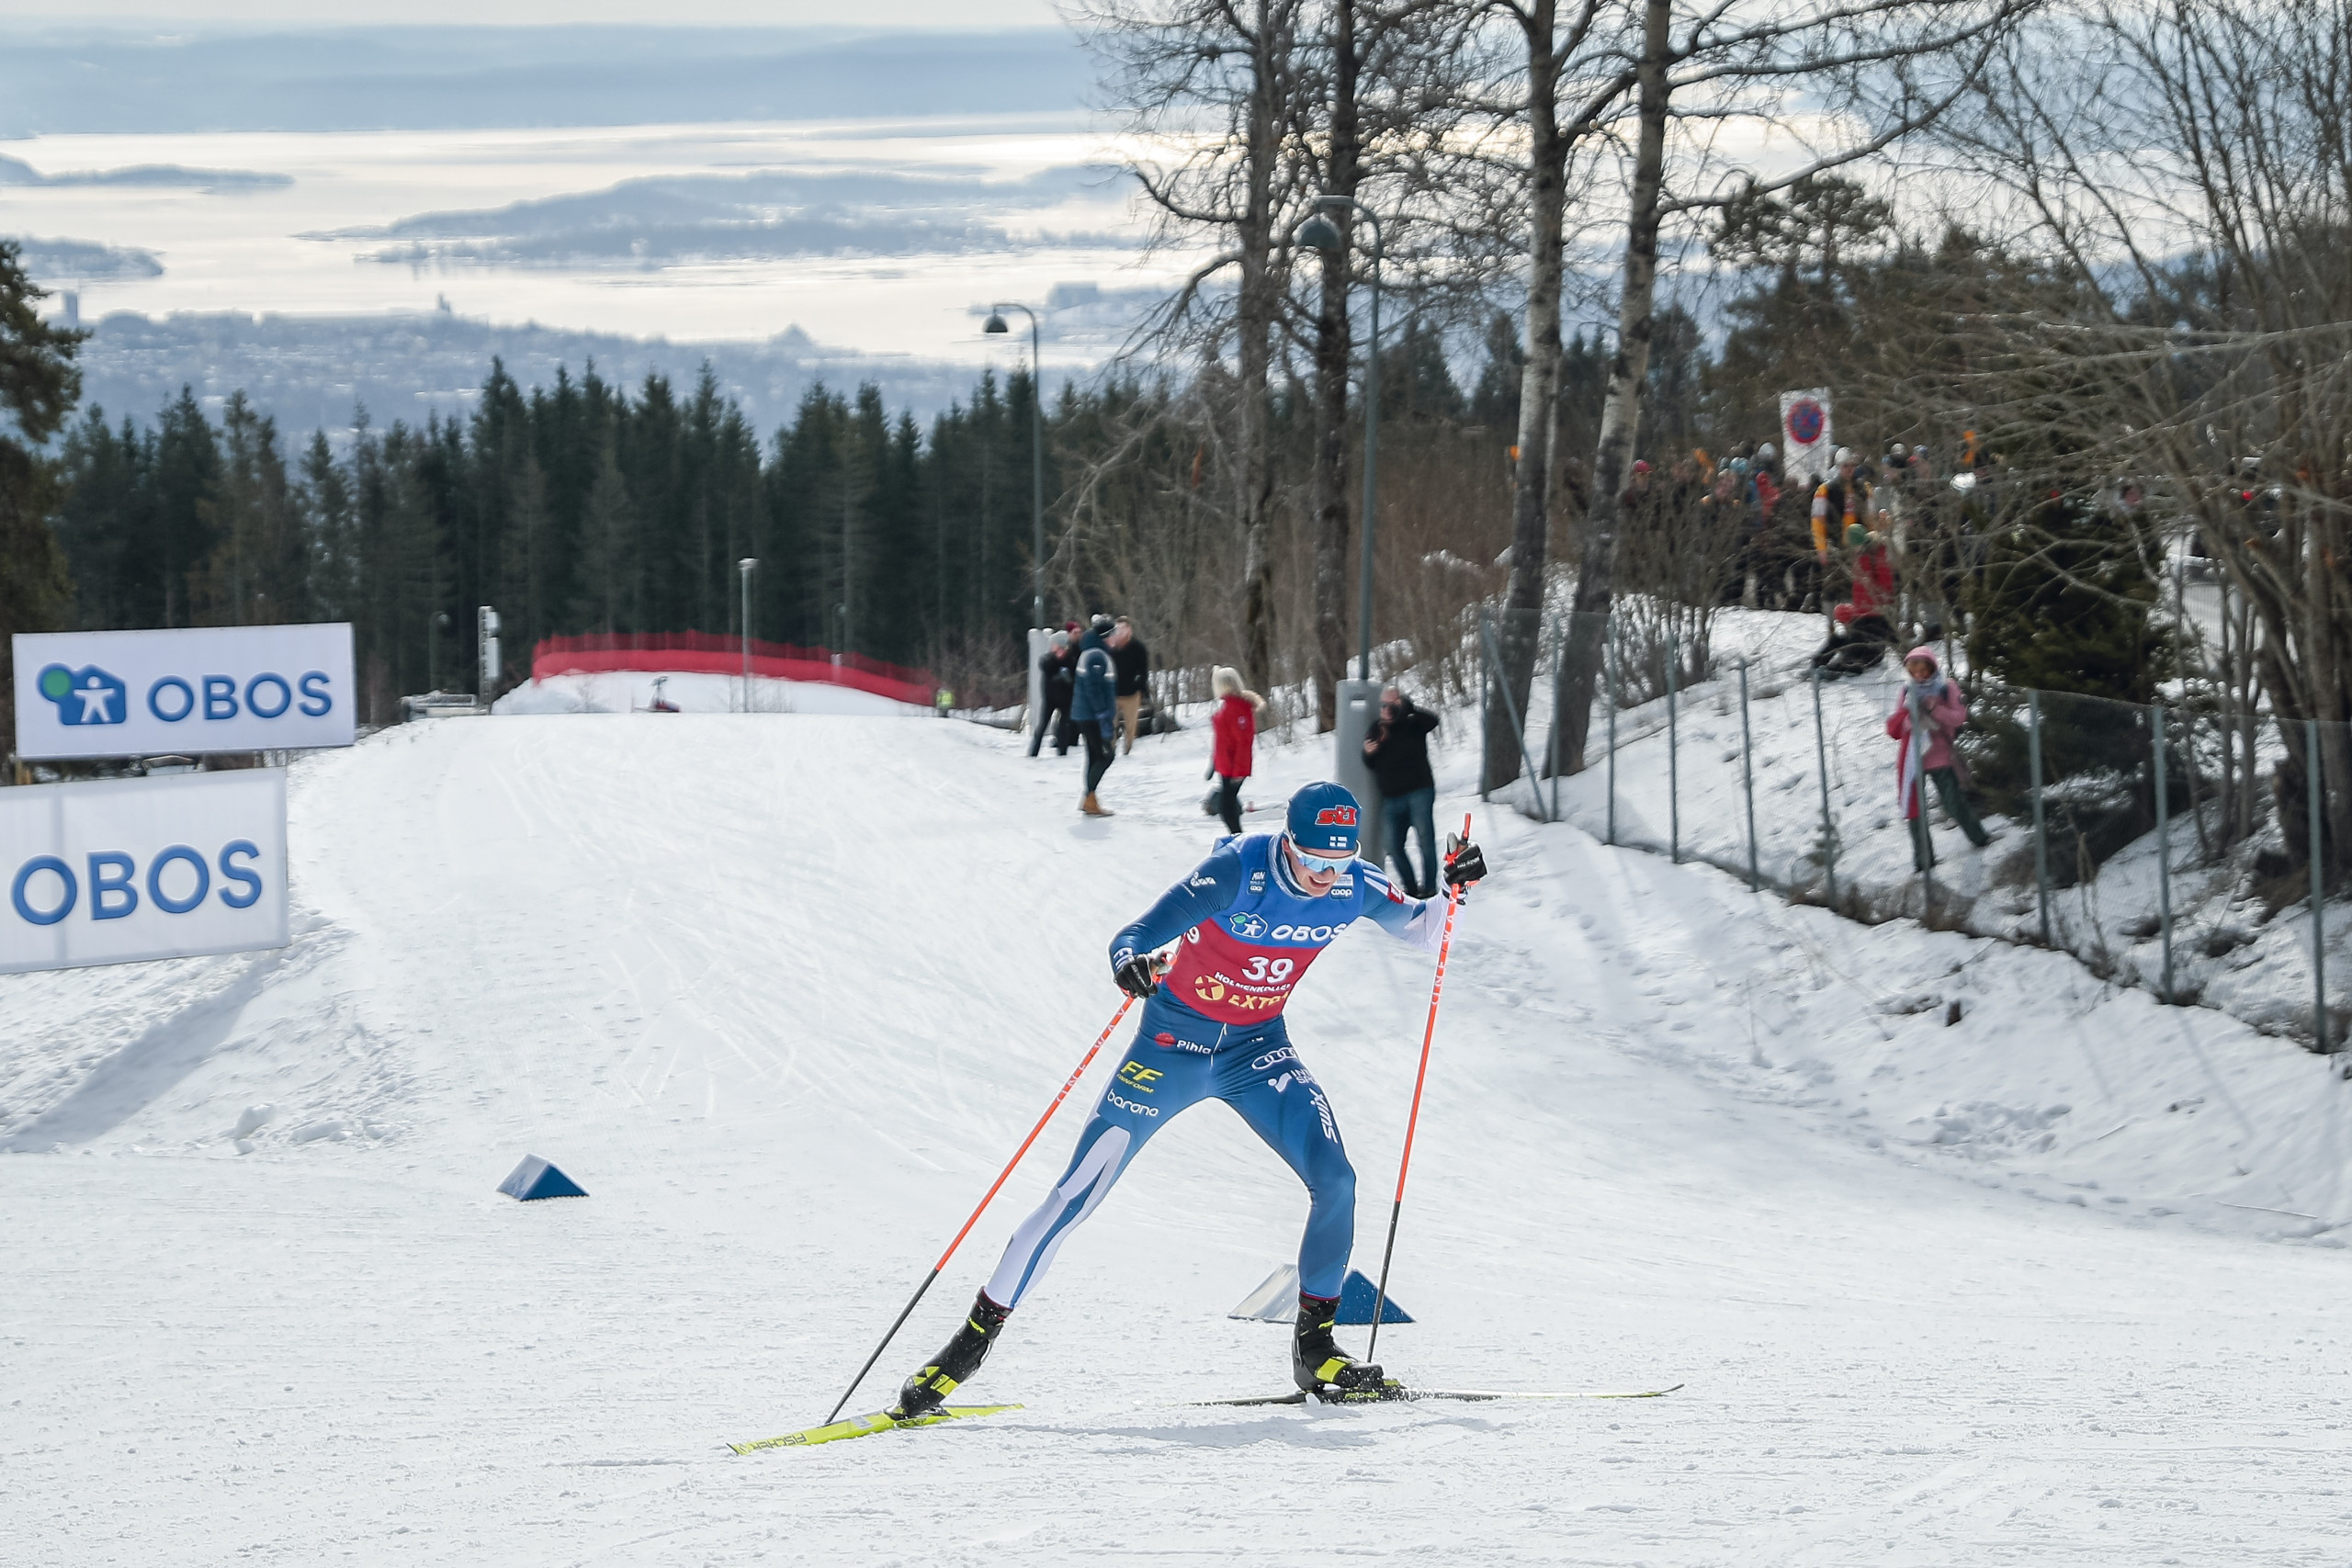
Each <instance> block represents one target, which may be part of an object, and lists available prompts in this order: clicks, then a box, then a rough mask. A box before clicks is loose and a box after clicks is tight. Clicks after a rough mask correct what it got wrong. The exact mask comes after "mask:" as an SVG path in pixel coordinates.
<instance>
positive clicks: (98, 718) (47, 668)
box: [14, 623, 355, 761]
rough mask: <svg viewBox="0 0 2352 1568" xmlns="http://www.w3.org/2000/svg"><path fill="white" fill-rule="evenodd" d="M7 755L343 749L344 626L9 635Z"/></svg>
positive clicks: (346, 725) (346, 714)
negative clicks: (13, 668)
mask: <svg viewBox="0 0 2352 1568" xmlns="http://www.w3.org/2000/svg"><path fill="white" fill-rule="evenodd" d="M14 648H15V652H16V660H17V755H18V756H19V757H23V758H25V759H27V760H28V761H40V760H44V759H55V758H66V757H153V756H160V755H163V754H165V753H170V752H179V753H182V754H185V755H188V756H196V755H199V754H201V753H204V752H210V751H261V750H277V749H281V748H283V749H291V748H296V747H306V746H348V745H350V744H351V742H352V740H353V739H354V734H355V731H354V725H353V720H354V711H353V709H354V705H353V702H352V683H351V627H350V626H349V625H348V624H347V623H336V624H334V625H331V626H198V627H191V628H188V629H187V630H183V631H141V632H46V633H20V634H19V635H18V636H17V637H16V638H15V639H14Z"/></svg>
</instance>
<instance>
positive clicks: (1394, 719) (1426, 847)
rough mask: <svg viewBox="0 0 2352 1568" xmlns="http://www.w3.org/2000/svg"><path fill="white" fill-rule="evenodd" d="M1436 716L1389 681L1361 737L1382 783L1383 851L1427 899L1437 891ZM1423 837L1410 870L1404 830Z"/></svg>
mask: <svg viewBox="0 0 2352 1568" xmlns="http://www.w3.org/2000/svg"><path fill="white" fill-rule="evenodd" d="M1437 724H1438V718H1437V715H1435V714H1433V713H1430V712H1428V711H1426V710H1424V709H1421V708H1417V707H1415V706H1414V705H1413V699H1412V698H1410V697H1408V696H1407V695H1406V694H1404V693H1402V692H1400V691H1398V690H1397V688H1396V687H1394V686H1390V687H1388V688H1387V689H1386V690H1385V691H1383V692H1382V693H1381V694H1380V716H1379V717H1378V718H1377V719H1375V720H1374V721H1373V726H1372V728H1371V730H1370V732H1369V733H1367V734H1366V735H1365V737H1364V742H1363V755H1364V761H1367V762H1369V763H1370V764H1371V765H1372V776H1373V778H1374V781H1375V782H1376V783H1377V784H1379V785H1380V819H1381V820H1380V826H1381V834H1380V841H1381V844H1382V847H1383V851H1384V852H1391V853H1394V854H1395V855H1396V857H1397V878H1398V880H1399V881H1401V882H1402V883H1403V884H1404V886H1405V891H1406V892H1407V893H1408V894H1410V895H1411V896H1412V897H1416V898H1428V897H1434V896H1435V894H1436V891H1437V870H1438V859H1437V823H1436V820H1435V812H1436V809H1437V779H1436V776H1435V775H1434V774H1432V773H1430V731H1431V730H1433V729H1435V728H1437ZM1408 827H1410V828H1411V829H1413V830H1414V831H1415V832H1417V833H1419V835H1420V836H1421V869H1420V871H1419V873H1416V872H1415V871H1414V870H1413V862H1412V858H1411V857H1410V856H1409V855H1408V854H1407V853H1406V851H1405V829H1407V828H1408Z"/></svg>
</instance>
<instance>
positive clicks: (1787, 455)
mask: <svg viewBox="0 0 2352 1568" xmlns="http://www.w3.org/2000/svg"><path fill="white" fill-rule="evenodd" d="M1834 450H1835V448H1834V447H1833V446H1832V445H1831V440H1830V434H1829V389H1828V388H1826V387H1815V388H1814V389H1812V390H1810V391H1804V392H1782V393H1781V475H1782V477H1783V478H1784V479H1786V480H1787V481H1788V483H1790V484H1792V485H1801V484H1818V483H1820V482H1821V481H1822V480H1823V479H1827V478H1828V477H1829V476H1830V475H1831V474H1832V473H1833V472H1835V471H1836V469H1837V465H1836V464H1834V463H1832V462H1831V461H1830V460H1829V458H1830V455H1831V453H1832V452H1833V451H1834Z"/></svg>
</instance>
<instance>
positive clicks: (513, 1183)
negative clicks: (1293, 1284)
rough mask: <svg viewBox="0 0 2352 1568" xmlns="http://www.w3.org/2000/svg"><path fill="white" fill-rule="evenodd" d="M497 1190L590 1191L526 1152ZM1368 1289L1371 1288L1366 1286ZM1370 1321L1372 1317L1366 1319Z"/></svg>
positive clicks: (565, 1194)
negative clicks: (521, 1160)
mask: <svg viewBox="0 0 2352 1568" xmlns="http://www.w3.org/2000/svg"><path fill="white" fill-rule="evenodd" d="M498 1190H500V1191H501V1192H503V1193H505V1194H506V1195H507V1196H508V1197H509V1198H515V1199H519V1200H520V1201H523V1202H526V1203H527V1202H529V1201H531V1200H533V1199H534V1198H585V1197H586V1196H588V1190H587V1189H586V1188H584V1187H582V1186H581V1185H580V1183H578V1182H577V1181H574V1180H572V1179H571V1178H570V1177H568V1176H566V1175H564V1174H563V1172H561V1171H560V1170H558V1169H557V1168H555V1167H553V1166H551V1165H549V1164H548V1162H547V1161H545V1160H543V1159H541V1158H540V1157H539V1156H537V1155H526V1156H523V1163H522V1164H521V1165H518V1166H516V1167H515V1171H514V1174H513V1175H511V1176H509V1177H508V1178H507V1179H505V1180H503V1181H502V1182H500V1183H499V1184H498ZM1365 1289H1366V1290H1367V1291H1369V1290H1370V1287H1369V1286H1367V1287H1365ZM1363 1302H1364V1308H1363V1309H1364V1311H1366V1312H1367V1313H1368V1312H1370V1311H1371V1310H1372V1297H1371V1296H1370V1295H1369V1294H1367V1295H1366V1296H1365V1297H1364V1299H1363ZM1367 1321H1369V1320H1367Z"/></svg>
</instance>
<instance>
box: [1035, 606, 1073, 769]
mask: <svg viewBox="0 0 2352 1568" xmlns="http://www.w3.org/2000/svg"><path fill="white" fill-rule="evenodd" d="M1037 674H1038V676H1039V678H1040V679H1039V682H1038V684H1039V687H1040V689H1041V690H1043V691H1044V693H1045V694H1046V711H1045V712H1044V713H1042V714H1039V715H1038V716H1037V722H1036V723H1035V724H1033V725H1031V726H1030V727H1029V755H1031V756H1032V757H1034V756H1035V755H1036V754H1037V748H1038V747H1039V746H1041V745H1043V744H1044V743H1045V739H1046V731H1047V730H1050V729H1053V728H1055V721H1056V720H1057V719H1058V718H1060V717H1061V716H1063V715H1065V714H1067V713H1069V699H1070V693H1071V690H1072V687H1073V684H1074V682H1072V680H1071V677H1070V657H1069V633H1068V632H1056V633H1055V634H1054V635H1053V637H1051V638H1049V639H1048V643H1047V647H1046V651H1045V652H1043V653H1041V654H1039V655H1038V656H1037ZM1054 755H1055V756H1057V757H1063V756H1068V755H1069V741H1067V740H1065V739H1062V738H1061V736H1060V735H1059V734H1058V733H1057V734H1056V735H1055V736H1054Z"/></svg>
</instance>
